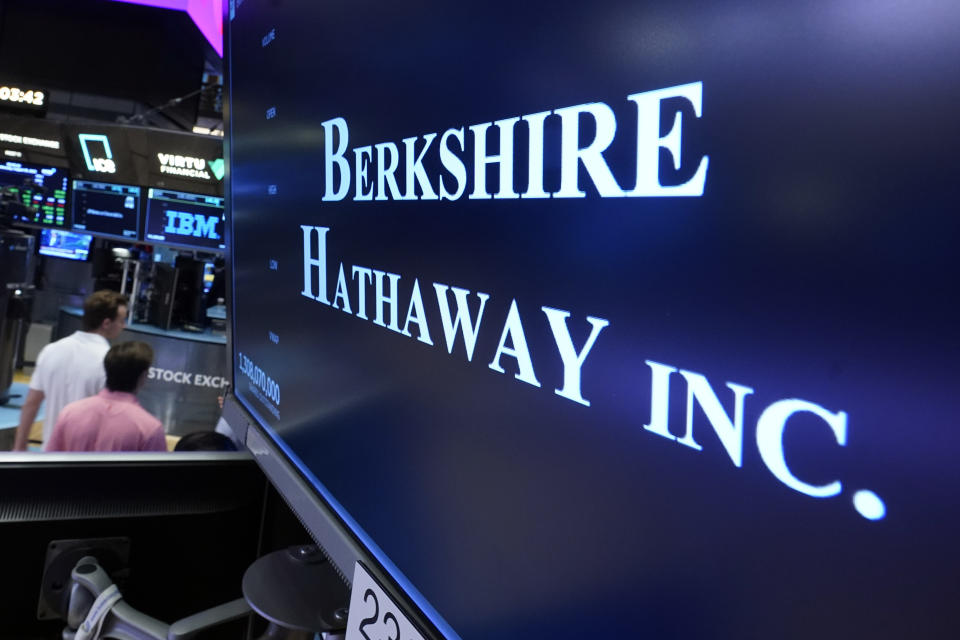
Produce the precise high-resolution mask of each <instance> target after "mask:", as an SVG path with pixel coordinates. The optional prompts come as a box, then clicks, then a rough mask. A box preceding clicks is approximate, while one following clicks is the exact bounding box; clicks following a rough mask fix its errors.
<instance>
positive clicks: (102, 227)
mask: <svg viewBox="0 0 960 640" xmlns="http://www.w3.org/2000/svg"><path fill="white" fill-rule="evenodd" d="M73 228H74V229H77V230H80V231H85V232H87V233H95V234H97V235H102V236H110V237H113V238H121V239H123V240H133V241H136V240H137V239H138V236H139V233H140V187H135V186H132V185H124V184H111V183H108V182H91V181H89V180H74V181H73Z"/></svg>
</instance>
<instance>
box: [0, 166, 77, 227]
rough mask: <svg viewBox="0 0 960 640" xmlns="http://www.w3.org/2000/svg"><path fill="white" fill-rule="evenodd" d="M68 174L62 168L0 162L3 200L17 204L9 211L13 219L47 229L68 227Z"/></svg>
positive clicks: (0, 182) (0, 185) (0, 187)
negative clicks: (46, 227) (47, 227)
mask: <svg viewBox="0 0 960 640" xmlns="http://www.w3.org/2000/svg"><path fill="white" fill-rule="evenodd" d="M69 173H70V172H69V171H68V170H67V169H65V168H62V167H50V166H44V165H37V164H30V163H27V162H14V161H11V160H8V161H6V162H3V163H0V189H3V191H4V194H5V196H6V197H5V198H4V199H10V200H13V201H15V203H16V205H17V206H15V207H14V208H13V209H12V210H11V212H10V213H11V214H12V218H13V220H14V221H15V222H24V223H27V224H38V225H43V226H49V227H67V226H69V225H68V220H67V196H68V194H69V182H70V175H69Z"/></svg>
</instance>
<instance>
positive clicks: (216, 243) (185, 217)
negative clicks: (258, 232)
mask: <svg viewBox="0 0 960 640" xmlns="http://www.w3.org/2000/svg"><path fill="white" fill-rule="evenodd" d="M145 240H146V241H147V242H155V243H161V244H167V245H171V246H174V247H183V248H190V249H203V250H206V251H222V250H223V249H224V236H223V198H218V197H216V196H205V195H200V194H197V193H184V192H182V191H170V190H169V189H157V188H153V187H151V188H150V189H148V190H147V220H146V230H145Z"/></svg>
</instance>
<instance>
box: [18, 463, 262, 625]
mask: <svg viewBox="0 0 960 640" xmlns="http://www.w3.org/2000/svg"><path fill="white" fill-rule="evenodd" d="M0 481H2V482H3V487H4V490H3V500H0V539H2V540H3V541H4V544H5V545H7V549H8V552H7V558H6V560H5V565H6V568H7V571H8V572H9V575H8V577H7V579H5V580H3V581H2V583H0V601H2V602H3V630H2V632H0V635H2V636H3V637H5V638H22V639H25V640H33V639H40V638H59V637H61V636H60V631H62V629H63V628H64V621H63V620H62V619H60V618H59V617H58V616H57V607H58V606H59V605H60V603H61V602H62V601H63V599H64V598H65V597H66V596H67V593H66V587H67V581H66V580H63V581H56V580H50V579H49V578H51V577H53V576H52V574H51V573H50V572H49V571H48V572H47V574H46V575H47V577H48V581H47V582H46V583H45V582H43V581H42V578H43V577H44V575H45V566H48V565H49V567H52V568H53V569H55V570H57V571H59V572H60V574H61V575H62V576H64V577H69V571H70V568H71V565H72V564H74V563H75V562H76V560H78V559H79V557H78V556H82V555H85V554H84V553H82V552H79V553H77V552H74V551H73V550H72V549H84V548H86V549H88V550H90V552H91V555H93V556H94V557H97V558H98V560H99V561H100V564H101V565H102V566H103V567H104V568H105V569H107V570H108V572H109V573H110V574H111V576H112V577H113V578H114V581H115V582H116V584H117V585H118V586H119V587H120V591H121V594H122V595H123V599H124V601H125V602H127V603H128V604H130V605H131V606H132V607H134V608H135V609H137V610H139V611H141V612H142V613H145V614H146V615H149V616H151V617H153V618H156V619H158V620H161V621H163V622H167V623H171V622H173V621H175V620H179V619H182V618H184V617H186V616H189V615H191V614H194V613H197V612H199V611H202V610H204V609H207V608H209V607H213V606H216V605H219V604H222V603H224V602H229V601H231V600H233V599H235V598H239V597H241V596H242V591H241V580H242V577H243V575H244V572H245V571H246V569H247V568H248V567H249V565H250V564H251V563H252V562H253V561H254V560H255V559H256V558H257V557H258V555H259V552H260V550H259V548H258V546H259V542H258V538H259V537H260V535H261V517H262V513H263V508H264V484H265V483H264V480H263V474H262V473H261V472H260V471H259V469H257V467H256V465H254V464H253V463H252V462H251V461H250V460H249V459H248V457H247V456H245V455H243V454H236V453H183V454H179V453H177V454H170V453H163V454H138V453H134V454H131V453H125V454H115V453H114V454H109V453H83V454H54V453H50V454H44V455H37V454H29V455H28V454H19V455H17V454H10V453H0ZM79 541H87V542H86V543H85V544H86V546H84V543H80V542H79ZM58 545H59V548H56V547H57V546H58ZM58 552H59V553H60V555H59V556H58V555H57V553H58ZM71 554H72V556H71ZM58 565H59V566H58ZM243 626H244V625H243V624H241V628H240V629H239V630H238V629H237V628H236V626H232V627H225V628H219V629H213V630H211V631H210V632H209V633H210V634H212V635H210V636H209V637H210V638H223V639H224V640H226V639H227V638H238V637H243ZM203 637H205V638H206V637H208V636H207V635H204V636H203Z"/></svg>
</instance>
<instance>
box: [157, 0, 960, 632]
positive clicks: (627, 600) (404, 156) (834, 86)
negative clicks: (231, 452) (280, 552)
mask: <svg viewBox="0 0 960 640" xmlns="http://www.w3.org/2000/svg"><path fill="white" fill-rule="evenodd" d="M231 12H232V14H231V23H230V44H229V47H228V50H229V51H230V56H231V57H230V60H229V63H230V64H229V66H230V73H231V78H230V84H229V87H230V91H229V102H230V109H229V112H230V118H231V120H230V123H229V128H228V130H229V131H230V135H231V138H230V142H231V157H230V159H229V163H230V166H229V171H228V175H229V176H230V181H231V182H230V187H229V188H230V195H229V197H230V202H231V206H232V209H231V214H232V223H231V224H232V233H233V235H232V243H233V246H232V248H231V251H232V253H233V261H234V262H233V265H232V266H233V269H232V273H233V278H234V282H233V291H234V308H233V309H232V310H231V312H232V314H231V317H232V318H233V322H234V326H233V333H232V346H233V349H234V353H233V357H234V373H235V381H236V384H235V392H236V394H237V397H238V398H239V400H240V401H241V402H242V403H243V405H244V406H245V407H246V408H247V409H248V410H249V411H250V413H251V414H252V415H253V416H254V417H255V419H256V421H257V422H258V424H259V425H260V428H261V429H262V430H263V432H264V433H265V434H267V436H268V437H270V438H272V439H273V440H274V442H276V443H277V444H278V446H279V447H280V448H282V450H283V451H284V452H285V456H286V461H287V464H289V466H290V467H291V468H294V469H296V470H297V471H298V473H300V474H302V475H303V477H305V478H307V479H308V481H309V482H310V483H311V486H312V490H313V491H314V492H315V493H316V495H317V496H320V497H322V498H323V499H324V500H325V501H327V503H328V504H330V505H331V508H332V509H333V510H334V511H335V512H336V513H337V514H338V516H339V517H340V518H341V520H342V522H343V523H344V525H345V526H346V527H347V528H349V529H350V531H351V532H352V535H354V536H356V538H357V539H358V540H360V541H361V542H362V543H363V545H365V548H366V549H367V550H368V551H369V553H370V556H371V558H374V559H375V561H376V562H377V563H379V564H380V565H381V566H383V567H384V568H385V569H386V571H387V572H388V573H389V574H390V575H391V576H392V579H393V580H394V581H395V582H396V584H397V585H399V586H400V587H401V588H402V589H403V590H404V591H406V592H407V594H409V596H410V598H411V599H412V601H413V602H414V603H415V606H416V608H417V610H418V611H419V612H421V613H422V615H423V617H424V619H426V620H428V621H429V624H430V625H432V626H433V627H434V628H435V629H436V630H437V631H438V633H439V634H440V635H443V636H445V637H447V638H464V639H470V640H484V639H487V638H498V639H501V640H529V639H530V638H556V639H561V638H563V639H567V638H569V639H571V640H572V639H574V638H582V637H585V636H586V637H595V638H659V639H668V638H676V639H683V640H694V639H703V640H734V639H736V640H741V639H743V638H777V639H781V640H809V639H810V638H818V639H823V640H839V639H845V638H851V637H856V638H872V639H890V640H893V639H898V640H899V639H900V638H905V637H916V638H924V639H946V638H951V637H953V636H954V635H955V633H956V624H955V621H954V620H953V619H952V617H953V615H952V613H951V612H952V611H953V609H954V608H955V603H956V602H957V601H958V600H960V581H958V580H957V576H958V575H960V554H957V553H956V550H955V546H956V541H957V539H960V515H958V511H957V509H956V506H955V502H956V495H957V494H958V492H960V474H958V472H957V463H956V460H957V457H958V455H960V435H958V432H957V429H956V426H957V416H958V414H960V400H958V398H960V394H958V392H957V388H958V377H957V373H956V362H957V361H958V358H960V339H958V327H960V304H958V303H957V300H956V293H957V288H956V283H957V276H958V273H960V252H958V251H957V249H956V239H957V238H958V237H960V217H958V216H957V215H956V213H955V210H956V207H957V202H958V201H960V186H958V185H960V181H958V180H957V176H956V160H955V157H954V156H955V152H954V148H955V146H956V145H955V143H956V142H957V127H956V124H955V123H956V105H957V104H958V103H960V73H958V69H957V65H956V61H957V60H958V59H960V39H958V38H957V37H956V34H957V29H958V28H960V5H958V4H957V3H956V2H946V1H938V0H933V1H931V2H926V3H922V4H921V5H912V4H909V3H908V4H902V3H890V2H883V3H879V4H878V3H872V4H869V5H868V4H864V3H862V2H858V1H854V0H837V1H834V2H827V3H787V2H781V3H752V4H751V3H747V4H744V3H739V2H730V1H720V2H709V3H708V2H700V1H697V0H677V1H673V2H643V1H635V0H630V1H627V0H600V1H598V2H592V3H582V2H572V1H559V2H556V1H554V2H542V1H539V0H535V1H532V2H527V3H516V2H506V1H501V0H492V1H485V2H478V1H476V2H475V1H465V2H455V3H450V2H439V1H438V2H421V3H412V4H411V3H386V2H383V3H333V4H331V3H316V2H310V1H308V0H288V1H286V2H283V3H276V2H269V1H267V0H245V2H243V3H240V2H237V3H235V4H234V5H232V9H231ZM304 79H310V82H305V80H304ZM165 206H169V210H167V211H166V212H165V213H163V214H155V213H151V220H150V227H149V228H148V230H147V231H148V234H151V233H152V234H157V236H158V237H159V236H163V237H168V236H167V235H166V234H168V233H171V232H170V231H168V229H173V230H176V231H177V232H183V233H186V232H189V233H186V235H190V234H195V233H197V230H198V229H202V230H204V231H213V230H214V229H215V226H216V225H215V223H214V222H211V221H210V220H212V218H206V219H204V220H201V221H199V222H198V220H197V219H196V218H193V217H192V216H193V214H194V210H192V209H190V210H188V209H186V208H182V207H183V205H182V204H181V203H180V202H178V201H172V202H170V203H169V205H165ZM151 211H153V209H151ZM180 212H186V214H185V216H186V217H181V213H180ZM183 233H182V234H181V235H183ZM201 235H203V233H201ZM148 237H149V236H148ZM391 637H392V636H391Z"/></svg>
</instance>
